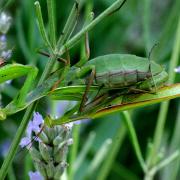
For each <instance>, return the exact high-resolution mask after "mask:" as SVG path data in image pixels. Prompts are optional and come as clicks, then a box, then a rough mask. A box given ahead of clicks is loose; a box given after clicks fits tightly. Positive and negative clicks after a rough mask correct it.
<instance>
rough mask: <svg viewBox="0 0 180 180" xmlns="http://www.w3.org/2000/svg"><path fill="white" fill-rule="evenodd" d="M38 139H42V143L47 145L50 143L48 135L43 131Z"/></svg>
mask: <svg viewBox="0 0 180 180" xmlns="http://www.w3.org/2000/svg"><path fill="white" fill-rule="evenodd" d="M38 137H39V138H40V139H41V141H42V142H43V143H45V144H48V143H49V139H48V137H47V135H46V134H45V133H44V132H43V131H42V132H41V133H40V134H39V135H38Z"/></svg>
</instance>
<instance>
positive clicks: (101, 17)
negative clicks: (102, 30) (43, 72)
mask: <svg viewBox="0 0 180 180" xmlns="http://www.w3.org/2000/svg"><path fill="white" fill-rule="evenodd" d="M125 1H126V0H117V1H116V2H114V3H113V4H112V5H111V6H110V7H109V8H107V9H106V10H105V11H104V12H102V13H101V14H100V15H99V16H98V17H97V18H95V19H94V20H93V21H92V22H91V23H90V24H88V25H87V26H86V27H84V28H83V29H82V30H81V31H80V32H79V33H77V34H76V35H75V36H74V37H73V38H71V39H70V40H69V41H68V42H67V43H66V44H65V45H64V46H62V47H61V48H60V50H59V52H58V54H59V55H62V54H63V53H65V52H66V50H67V49H70V48H72V47H73V46H74V45H75V44H76V43H77V42H78V41H79V40H80V38H82V36H84V35H85V34H86V32H88V31H90V30H91V29H92V28H93V27H94V26H95V25H97V24H98V23H99V22H100V21H102V20H104V19H105V18H106V17H107V16H109V15H111V14H112V13H114V12H116V10H118V9H119V8H120V7H121V6H122V5H123V4H124V3H125Z"/></svg>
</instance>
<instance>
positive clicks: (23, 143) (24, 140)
mask: <svg viewBox="0 0 180 180" xmlns="http://www.w3.org/2000/svg"><path fill="white" fill-rule="evenodd" d="M19 145H20V146H21V148H24V147H27V146H28V147H29V146H31V138H30V137H24V138H22V139H21V142H20V144H19Z"/></svg>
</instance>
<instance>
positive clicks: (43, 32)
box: [34, 1, 53, 52]
mask: <svg viewBox="0 0 180 180" xmlns="http://www.w3.org/2000/svg"><path fill="white" fill-rule="evenodd" d="M34 5H35V9H36V16H37V19H38V21H37V22H38V27H39V31H40V33H41V36H42V39H43V40H44V43H45V45H46V46H48V47H49V48H50V49H51V51H52V52H53V48H52V45H51V43H50V42H49V39H48V36H47V34H46V30H45V27H44V22H43V18H42V12H41V6H40V4H39V2H38V1H36V2H35V3H34Z"/></svg>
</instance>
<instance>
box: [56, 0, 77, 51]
mask: <svg viewBox="0 0 180 180" xmlns="http://www.w3.org/2000/svg"><path fill="white" fill-rule="evenodd" d="M77 3H80V2H79V1H77ZM79 5H80V4H79ZM79 5H78V6H79ZM77 18H78V9H77V4H76V2H75V3H74V5H73V7H72V9H71V12H70V14H69V17H68V19H67V22H66V24H65V26H64V29H63V31H62V33H61V35H60V37H59V40H58V43H57V48H58V49H59V48H60V47H61V45H62V44H64V43H65V40H67V38H68V37H69V35H70V34H71V33H72V31H73V29H74V27H75V26H76V22H77Z"/></svg>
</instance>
